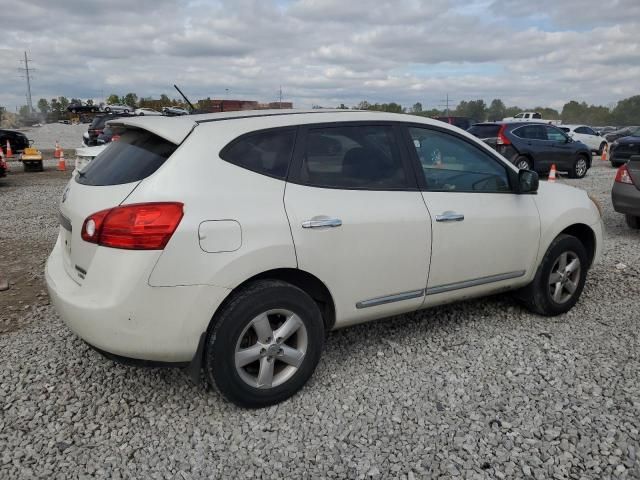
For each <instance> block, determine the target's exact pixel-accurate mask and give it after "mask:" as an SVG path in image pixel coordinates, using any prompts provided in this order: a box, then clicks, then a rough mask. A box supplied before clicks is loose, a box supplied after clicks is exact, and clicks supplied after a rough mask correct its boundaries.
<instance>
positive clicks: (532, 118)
mask: <svg viewBox="0 0 640 480" xmlns="http://www.w3.org/2000/svg"><path fill="white" fill-rule="evenodd" d="M502 121H503V122H543V123H551V124H553V125H560V124H561V123H562V120H545V119H543V118H542V115H541V114H539V113H538V112H522V113H518V114H517V115H516V116H515V117H506V118H503V119H502Z"/></svg>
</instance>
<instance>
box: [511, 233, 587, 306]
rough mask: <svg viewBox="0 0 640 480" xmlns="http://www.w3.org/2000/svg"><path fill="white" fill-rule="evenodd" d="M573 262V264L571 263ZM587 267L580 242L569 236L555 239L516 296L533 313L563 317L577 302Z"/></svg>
mask: <svg viewBox="0 0 640 480" xmlns="http://www.w3.org/2000/svg"><path fill="white" fill-rule="evenodd" d="M563 257H564V268H563V260H562V258H563ZM574 260H576V261H577V263H572V262H573V261H574ZM588 265H589V260H588V257H587V250H586V249H585V247H584V245H583V244H582V242H580V240H578V239H577V238H576V237H574V236H571V235H565V234H561V235H558V236H557V237H556V239H555V240H554V241H553V242H551V245H549V248H548V249H547V252H546V253H545V255H544V257H543V259H542V262H541V263H540V265H539V266H538V270H537V272H536V276H535V278H534V279H533V281H532V282H531V283H530V284H529V285H527V286H526V287H524V288H523V289H521V290H520V291H518V292H517V293H516V296H517V297H518V298H519V299H520V300H521V301H522V302H523V303H524V305H525V306H526V307H527V308H528V309H529V310H531V311H532V312H534V313H537V314H540V315H545V316H555V315H560V314H562V313H566V312H568V311H569V310H571V308H573V306H574V305H575V304H576V302H577V301H578V299H579V298H580V294H581V293H582V289H583V288H584V283H585V280H586V278H587V266H588ZM569 270H570V271H569Z"/></svg>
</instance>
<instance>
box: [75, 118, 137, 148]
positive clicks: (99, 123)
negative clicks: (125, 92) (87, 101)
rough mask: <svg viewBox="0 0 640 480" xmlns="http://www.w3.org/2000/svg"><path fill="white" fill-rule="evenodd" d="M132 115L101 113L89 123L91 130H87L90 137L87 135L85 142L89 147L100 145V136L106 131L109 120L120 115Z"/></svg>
mask: <svg viewBox="0 0 640 480" xmlns="http://www.w3.org/2000/svg"><path fill="white" fill-rule="evenodd" d="M131 116H132V115H129V114H126V113H110V114H105V115H100V116H97V117H95V118H94V119H93V121H92V122H91V125H89V130H87V134H88V138H86V137H85V138H86V140H85V143H86V144H87V146H89V147H93V146H95V145H98V137H99V136H100V135H102V132H103V131H104V128H105V124H106V123H107V122H108V121H109V120H114V119H116V118H120V117H131Z"/></svg>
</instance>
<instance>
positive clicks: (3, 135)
mask: <svg viewBox="0 0 640 480" xmlns="http://www.w3.org/2000/svg"><path fill="white" fill-rule="evenodd" d="M7 141H9V144H10V145H11V151H12V152H13V153H14V154H16V153H19V152H22V151H23V150H24V149H25V148H27V147H28V146H29V145H30V144H31V141H30V140H29V139H28V138H27V136H26V135H25V134H24V133H22V132H18V131H16V130H6V129H0V148H2V152H3V153H4V154H5V155H6V154H7Z"/></svg>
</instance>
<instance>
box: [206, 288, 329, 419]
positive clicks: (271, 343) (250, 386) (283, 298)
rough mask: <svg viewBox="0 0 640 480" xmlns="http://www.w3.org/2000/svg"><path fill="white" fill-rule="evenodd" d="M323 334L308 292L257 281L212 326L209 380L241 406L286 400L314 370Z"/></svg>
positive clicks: (315, 307) (314, 305)
mask: <svg viewBox="0 0 640 480" xmlns="http://www.w3.org/2000/svg"><path fill="white" fill-rule="evenodd" d="M287 325H289V327H287ZM278 333H280V334H281V336H280V337H279V336H278ZM324 336H325V331H324V323H323V321H322V316H321V314H320V309H319V308H318V305H317V304H316V303H315V301H314V300H313V299H312V298H311V297H310V296H309V295H308V294H307V293H305V292H304V291H303V290H301V289H299V288H297V287H295V286H293V285H291V284H289V283H286V282H282V281H279V280H259V281H256V282H254V283H251V284H249V285H248V286H246V287H245V288H243V289H242V290H240V291H238V292H237V293H235V294H234V296H233V297H232V299H231V300H230V301H229V302H228V303H227V304H226V305H225V306H224V307H223V308H222V310H221V311H220V312H219V314H217V315H216V318H215V319H214V323H213V325H212V327H210V331H209V334H208V338H207V342H206V346H205V355H204V364H203V366H204V369H205V374H206V377H207V380H208V381H209V383H210V384H211V385H215V386H216V387H217V388H218V390H219V391H220V392H221V393H222V394H223V395H224V396H225V397H226V398H227V399H228V400H229V401H231V402H233V403H235V404H236V405H238V406H240V407H248V408H259V407H266V406H268V405H273V404H275V403H279V402H282V401H283V400H286V399H287V398H289V397H291V396H292V395H294V394H295V393H296V392H297V391H298V390H300V388H302V387H303V385H304V384H305V383H306V382H307V380H308V379H309V378H310V377H311V375H312V374H313V372H314V370H315V368H316V366H317V365H318V361H319V360H320V355H321V353H322V348H323V346H324Z"/></svg>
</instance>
